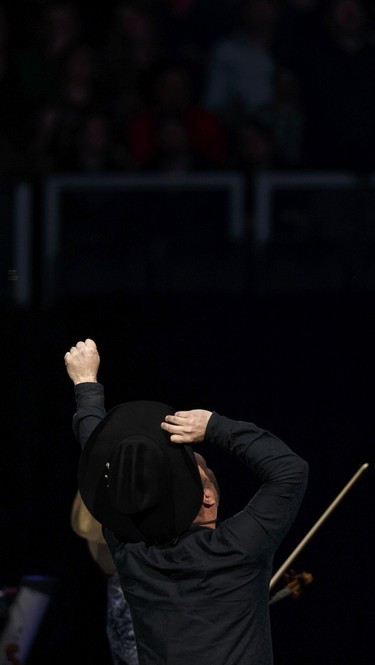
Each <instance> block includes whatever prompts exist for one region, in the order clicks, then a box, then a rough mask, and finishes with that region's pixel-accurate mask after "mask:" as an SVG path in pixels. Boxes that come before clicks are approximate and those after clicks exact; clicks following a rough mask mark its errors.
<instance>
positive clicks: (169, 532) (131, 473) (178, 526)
mask: <svg viewBox="0 0 375 665" xmlns="http://www.w3.org/2000/svg"><path fill="white" fill-rule="evenodd" d="M172 413H174V409H172V407H170V406H167V405H166V404H161V403H159V402H151V401H137V402H126V403H125V404H119V405H118V406H116V407H114V408H113V409H112V410H111V411H109V412H108V413H107V415H106V416H105V418H104V419H103V420H102V421H101V422H100V423H99V425H98V426H97V427H96V428H95V430H94V431H93V433H92V434H91V436H90V437H89V439H88V441H87V443H86V445H85V447H84V449H83V451H82V455H81V459H80V463H79V469H78V487H79V490H80V493H81V496H82V499H83V501H84V503H85V505H86V507H87V508H88V510H89V511H90V513H91V514H92V515H93V516H94V517H95V518H96V519H97V520H98V522H100V523H101V524H102V525H103V526H104V527H107V528H108V529H110V530H111V531H113V532H114V533H115V534H116V535H117V537H118V538H119V539H121V540H124V541H128V542H141V541H143V542H146V543H148V544H151V543H158V544H163V543H167V542H169V541H171V540H173V539H174V538H176V537H177V536H179V535H181V534H182V533H183V532H184V531H186V529H188V528H189V526H190V524H191V523H192V521H193V520H194V518H195V517H196V515H197V513H198V511H199V509H200V507H201V504H202V499H203V488H202V482H201V479H200V476H199V471H198V467H197V463H196V461H195V457H194V453H193V451H192V448H191V446H189V445H181V444H174V443H171V442H170V438H169V434H168V433H167V432H165V431H164V430H162V429H161V427H160V424H161V422H162V421H163V420H164V419H165V416H166V415H168V414H172Z"/></svg>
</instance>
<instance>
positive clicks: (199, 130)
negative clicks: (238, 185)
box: [127, 65, 227, 170]
mask: <svg viewBox="0 0 375 665" xmlns="http://www.w3.org/2000/svg"><path fill="white" fill-rule="evenodd" d="M127 137H128V142H129V147H130V151H131V154H132V155H133V157H134V159H135V161H136V162H137V163H138V164H139V166H140V167H141V168H149V167H150V166H151V165H152V167H153V168H156V165H157V164H160V166H161V165H162V164H164V165H166V164H169V165H171V162H170V160H172V162H173V163H174V164H175V167H177V163H179V164H180V166H179V167H178V170H179V169H180V168H182V170H192V169H193V170H194V169H195V168H199V165H200V168H205V169H207V168H212V169H216V168H221V167H223V166H225V164H226V160H227V148H226V140H225V134H224V130H223V128H222V127H221V124H220V122H219V121H218V119H217V117H216V116H215V115H214V114H213V113H211V112H208V111H206V110H205V109H204V108H202V107H201V106H200V105H199V104H197V103H196V102H195V101H194V94H193V85H192V80H191V78H190V76H189V73H188V71H187V70H186V69H185V68H184V67H183V66H179V65H171V66H168V67H166V68H164V69H162V71H161V72H160V73H159V75H158V76H157V77H156V82H155V87H154V94H153V98H152V102H151V105H150V107H149V108H148V109H147V110H145V111H144V112H143V113H140V114H138V115H137V116H135V117H134V118H133V119H132V120H131V121H130V122H129V124H128V127H127ZM177 154H178V155H179V157H178V158H177ZM176 160H177V161H176ZM180 160H181V161H180ZM183 164H185V166H182V165H183Z"/></svg>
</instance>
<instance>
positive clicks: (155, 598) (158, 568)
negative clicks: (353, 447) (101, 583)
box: [65, 339, 307, 665]
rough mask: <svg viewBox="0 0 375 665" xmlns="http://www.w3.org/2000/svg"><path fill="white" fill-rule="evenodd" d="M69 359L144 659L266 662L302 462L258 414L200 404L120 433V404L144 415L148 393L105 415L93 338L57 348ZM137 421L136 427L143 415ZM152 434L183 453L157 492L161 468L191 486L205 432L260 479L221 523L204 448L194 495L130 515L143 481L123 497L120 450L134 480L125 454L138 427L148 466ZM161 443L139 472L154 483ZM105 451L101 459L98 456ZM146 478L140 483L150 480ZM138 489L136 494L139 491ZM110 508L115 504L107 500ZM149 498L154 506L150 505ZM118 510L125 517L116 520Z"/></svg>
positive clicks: (80, 429) (85, 478) (301, 486)
mask: <svg viewBox="0 0 375 665" xmlns="http://www.w3.org/2000/svg"><path fill="white" fill-rule="evenodd" d="M65 364H66V367H67V371H68V374H69V376H70V378H71V379H72V381H73V383H74V384H75V395H76V401H77V411H76V413H75V415H74V419H73V428H74V432H75V434H76V436H77V438H78V440H79V442H80V444H81V446H82V447H83V448H84V451H83V453H82V455H83V464H81V470H80V478H81V486H80V489H81V492H83V495H84V499H85V501H86V505H87V507H88V508H89V510H91V511H92V512H94V513H95V514H94V516H95V517H96V518H97V519H99V521H101V523H102V524H103V527H104V528H103V532H104V536H105V538H106V541H107V543H108V546H109V548H110V551H111V553H112V556H113V560H114V563H115V566H116V568H117V570H118V573H119V576H120V580H121V585H122V588H123V592H124V595H125V597H126V600H127V602H128V603H129V607H130V610H131V614H132V619H133V624H134V630H135V635H136V641H137V649H138V657H139V662H140V664H141V665H162V664H163V665H270V664H271V663H272V644H271V632H270V621H269V608H268V603H269V582H270V577H271V572H272V561H273V556H274V553H275V551H276V549H277V547H278V546H279V544H280V542H281V541H282V539H283V538H284V536H285V534H286V533H287V531H288V529H289V527H290V526H291V524H292V522H293V520H294V518H295V516H296V514H297V511H298V508H299V505H300V503H301V500H302V497H303V494H304V491H305V488H306V482H307V464H306V462H305V461H304V460H302V459H301V458H300V457H298V456H297V455H296V454H295V453H294V452H292V451H291V450H290V448H288V447H287V446H286V445H285V444H284V443H283V442H282V441H280V439H278V438H277V437H275V436H274V435H272V434H271V433H269V432H267V431H265V430H262V429H259V428H258V427H257V426H256V425H254V424H252V423H248V422H242V421H233V420H230V419H228V418H226V417H224V416H220V415H218V414H217V413H215V412H210V411H206V410H203V409H194V410H192V411H183V412H177V413H173V411H168V412H167V413H166V415H165V416H164V417H163V419H162V420H161V422H160V424H159V425H158V428H159V427H160V431H162V433H163V435H165V434H168V437H169V438H170V441H168V442H167V443H164V444H163V442H161V438H160V436H161V435H160V432H159V433H158V432H156V431H155V425H154V426H153V427H154V430H153V431H151V430H147V432H146V434H145V433H144V432H142V437H143V438H142V437H141V438H140V437H138V433H137V432H136V433H135V434H134V433H133V431H132V430H131V431H128V432H126V433H125V434H124V435H123V434H122V433H121V432H119V427H120V426H119V425H118V422H119V423H121V427H123V428H124V429H125V430H126V428H127V421H126V418H125V420H124V419H123V417H122V413H125V414H129V418H130V419H131V418H133V411H134V410H135V412H137V413H138V411H139V409H141V412H140V413H141V419H140V421H138V422H141V423H142V409H144V420H145V421H146V420H147V419H148V417H149V416H148V410H149V409H150V410H151V411H152V410H153V409H154V407H155V404H154V403H152V404H151V403H128V404H127V405H120V406H119V407H116V408H115V409H114V410H113V411H111V412H109V414H107V415H106V411H105V408H104V390H103V387H102V385H101V384H100V383H98V382H97V371H98V367H99V355H98V352H97V349H96V345H95V342H93V341H92V340H90V339H87V340H86V341H85V342H78V343H77V345H76V346H74V347H72V348H71V349H70V351H69V352H67V353H66V354H65ZM159 407H160V409H161V411H160V412H163V411H162V408H163V407H164V405H157V406H156V407H155V408H156V410H158V409H159ZM166 409H167V407H166ZM137 417H139V413H138V415H137ZM99 423H100V425H99ZM98 425H99V426H98ZM138 428H139V429H142V425H139V426H138ZM108 432H110V436H108ZM150 432H151V434H150ZM116 436H117V439H118V440H117V442H116V444H115V446H113V445H112V442H111V439H112V438H113V437H116ZM150 438H151V439H155V442H156V443H155V446H153V444H154V442H153V443H152V445H151V448H152V447H160V449H162V448H163V445H164V446H169V447H170V448H172V449H174V450H173V451H172V452H171V451H170V450H168V451H167V453H168V455H172V457H173V456H174V455H176V456H178V455H180V454H181V460H182V458H184V461H183V462H182V461H181V460H178V462H177V466H176V467H175V468H180V467H178V465H180V466H181V465H185V466H186V469H188V470H186V469H185V470H184V471H183V472H181V482H180V478H177V482H175V481H176V478H175V477H173V478H170V479H169V480H168V479H167V477H166V478H165V479H162V483H161V486H160V483H159V485H157V486H156V485H155V487H156V489H155V493H156V494H157V493H160V492H161V494H160V496H164V495H163V491H164V488H163V483H164V480H165V484H168V483H169V482H171V487H173V488H174V489H173V490H172V493H173V492H174V495H173V496H177V494H178V493H179V492H180V490H181V484H183V483H185V482H187V478H188V476H189V474H190V475H191V482H190V485H191V494H196V489H197V481H196V478H195V477H194V478H193V476H194V473H195V471H194V470H192V467H191V457H189V455H190V454H191V453H190V448H191V444H194V443H198V442H202V441H207V440H210V441H211V442H212V443H213V444H215V445H217V446H219V447H220V448H222V449H224V450H225V451H227V452H228V453H229V454H233V455H235V456H236V457H238V459H239V460H241V461H242V462H243V463H245V464H246V465H248V466H249V467H250V469H251V470H252V471H253V473H254V474H255V475H256V477H257V478H258V479H259V480H260V481H261V487H260V489H259V490H258V492H257V493H256V494H255V495H254V496H253V497H252V498H251V500H250V501H249V503H248V504H247V505H246V506H245V507H244V508H243V510H242V511H240V512H239V513H238V514H236V515H234V516H233V517H231V518H230V519H227V520H225V521H223V522H221V523H218V522H217V508H218V500H219V495H218V490H217V485H216V479H215V477H214V474H213V473H212V471H211V470H210V469H208V468H207V465H206V463H205V461H204V459H203V458H202V457H201V456H196V457H195V458H194V456H192V458H193V459H194V465H197V468H198V472H199V476H197V477H198V479H199V478H200V481H201V484H202V487H201V488H200V495H197V496H198V499H199V504H198V503H196V502H195V503H194V502H193V501H190V492H185V494H184V493H182V498H181V493H180V496H179V498H178V500H177V499H175V501H174V503H173V500H172V503H173V510H172V511H171V512H170V511H169V508H170V506H167V507H166V508H165V509H164V511H165V515H166V516H167V517H166V519H165V520H163V519H161V520H160V521H159V522H158V518H157V517H155V519H154V520H151V522H150V520H149V515H150V513H152V511H153V510H154V508H153V504H152V502H150V503H149V506H148V507H147V509H145V508H144V507H143V506H142V507H139V510H138V512H136V515H135V517H134V511H135V508H134V506H133V505H131V504H133V503H134V502H133V493H134V497H135V495H136V494H137V492H138V489H139V488H138V487H137V485H135V486H134V490H132V494H131V496H127V498H126V500H124V498H123V492H126V487H125V489H124V483H121V482H118V477H117V476H116V475H115V474H116V470H117V468H118V466H121V464H124V462H123V460H125V464H124V471H123V476H121V478H122V479H123V477H124V475H125V476H126V478H127V479H128V480H127V482H128V483H131V482H133V480H132V478H133V476H136V477H138V474H139V472H138V471H136V470H135V469H136V466H137V464H138V462H135V463H134V465H133V458H132V456H131V455H132V454H135V455H136V452H137V450H138V449H137V447H136V445H138V442H140V444H141V447H142V445H143V443H144V439H148V440H147V441H146V442H145V452H144V457H142V459H144V460H146V461H145V462H142V463H141V466H144V467H147V459H148V457H147V456H148V454H149V451H148V448H147V446H148V445H149V444H150V441H149V439H150ZM156 440H157V441H156ZM124 441H125V443H124ZM87 442H88V444H87V446H86V443H87ZM170 442H172V444H174V445H171V444H170ZM123 444H124V447H123ZM146 444H147V445H146ZM179 444H182V445H179ZM187 444H188V445H187ZM85 446H86V447H85ZM103 447H104V448H105V447H106V450H105V454H104V456H103V455H102V462H101V463H102V464H103V466H106V467H107V471H108V473H106V474H104V476H103V477H102V475H100V474H99V476H100V477H99V476H98V473H97V469H96V468H95V469H94V467H95V464H97V461H96V460H97V458H98V456H99V457H100V455H101V452H100V450H101V449H103ZM187 448H188V449H189V451H187V450H186V449H187ZM177 449H178V452H177ZM98 451H99V453H98ZM113 451H114V452H113ZM132 451H135V452H134V453H133V452H132ZM159 452H160V451H159V448H158V452H157V456H156V457H155V464H156V466H155V469H154V471H152V470H151V474H149V475H148V476H147V478H148V482H149V484H150V485H153V483H154V481H155V477H156V476H157V474H158V471H157V465H158V464H159V457H158V456H159ZM188 452H189V454H188ZM142 455H143V453H142ZM95 457H96V459H94V458H95ZM107 458H108V460H109V461H107V462H106V464H104V462H103V460H105V459H107ZM93 459H94V461H93V462H92V460H93ZM81 460H82V458H81ZM163 463H164V462H163ZM90 464H91V467H90ZM160 464H162V463H161V462H160ZM99 466H100V465H99ZM133 466H134V468H133ZM160 468H162V467H160ZM171 468H172V467H171ZM90 469H91V470H90ZM142 471H143V468H142ZM175 473H177V472H175ZM103 478H106V479H107V480H103ZM103 483H104V485H103ZM105 483H107V485H106V487H105ZM94 484H96V487H95V488H93V485H94ZM125 484H126V483H125ZM144 487H145V490H144V493H145V494H147V490H148V485H147V484H146V485H145V486H144ZM106 493H107V494H106ZM156 494H155V495H156ZM99 495H100V496H101V498H100V500H99V498H98V496H99ZM108 496H109V497H110V498H108ZM158 496H159V494H158ZM103 497H104V499H103ZM135 500H136V499H135V498H134V501H135ZM163 500H164V499H162V498H161V499H160V501H161V502H162V501H163ZM124 501H125V503H126V502H127V505H128V506H130V507H129V509H128V510H127V511H125V513H126V514H122V513H121V510H119V511H118V513H117V515H116V516H115V517H113V516H112V514H111V510H112V508H111V505H113V506H115V505H116V506H117V507H118V505H120V504H121V502H123V503H122V504H121V505H124ZM137 501H138V503H139V506H140V505H141V504H142V501H143V494H142V492H141V493H140V495H139V498H138V499H137ZM189 502H190V504H191V519H190V521H189V524H190V526H189V524H186V526H183V522H184V520H185V521H186V515H189V513H188V512H187V513H186V514H184V515H183V517H180V515H181V514H182V513H183V512H184V510H185V508H186V506H185V505H181V504H184V503H186V505H187V506H189ZM104 504H105V507H104V508H103V506H104ZM108 506H109V508H108ZM116 510H117V508H116V509H115V508H113V512H116ZM155 510H156V512H157V511H158V507H156V509H155ZM192 511H194V512H192ZM131 513H133V514H131ZM161 515H163V511H162V512H161ZM121 520H123V521H124V523H125V522H127V526H126V527H124V529H123V528H122V521H121ZM155 524H158V525H159V527H158V528H159V529H160V533H162V532H163V536H161V537H160V538H158V535H157V533H156V532H155ZM171 524H173V526H171ZM138 529H139V531H140V535H139V532H138ZM153 530H154V531H153ZM119 532H120V533H119ZM124 533H125V534H129V537H127V536H126V535H124ZM142 534H144V535H142ZM150 534H151V535H150ZM167 534H168V535H167Z"/></svg>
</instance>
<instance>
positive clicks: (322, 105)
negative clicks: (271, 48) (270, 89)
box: [290, 0, 375, 172]
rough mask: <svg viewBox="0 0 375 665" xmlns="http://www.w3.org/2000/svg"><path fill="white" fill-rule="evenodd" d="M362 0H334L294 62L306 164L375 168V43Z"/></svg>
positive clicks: (343, 167)
mask: <svg viewBox="0 0 375 665" xmlns="http://www.w3.org/2000/svg"><path fill="white" fill-rule="evenodd" d="M369 27H370V23H369V19H368V13H367V10H366V5H365V4H364V3H363V2H362V1H361V0H330V1H329V2H328V3H327V5H326V6H325V8H324V12H323V16H322V22H321V32H320V33H318V34H317V35H315V36H314V38H313V39H312V40H311V41H310V42H309V43H307V44H305V48H304V49H303V50H302V49H301V51H300V52H299V57H298V58H296V59H294V61H293V62H290V66H291V67H293V68H294V71H295V73H296V75H297V76H298V77H299V82H300V86H301V91H302V95H301V99H302V103H303V112H304V115H305V118H306V130H305V147H304V164H305V165H306V166H307V167H309V168H318V169H337V170H342V169H345V170H354V171H360V172H367V171H369V170H371V169H373V168H374V166H375V158H374V155H375V79H374V70H375V45H374V43H373V42H371V40H370V39H369Z"/></svg>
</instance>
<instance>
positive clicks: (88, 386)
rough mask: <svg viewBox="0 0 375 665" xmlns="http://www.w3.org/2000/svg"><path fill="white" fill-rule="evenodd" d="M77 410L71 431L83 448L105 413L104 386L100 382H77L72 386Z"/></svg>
mask: <svg viewBox="0 0 375 665" xmlns="http://www.w3.org/2000/svg"><path fill="white" fill-rule="evenodd" d="M74 392H75V398H76V404H77V411H76V412H75V414H74V416H73V432H74V434H75V436H76V438H77V440H78V441H79V443H80V445H81V447H82V448H83V447H84V445H85V443H86V441H87V439H88V438H89V436H90V434H91V433H92V432H93V431H94V429H95V427H96V426H97V425H98V424H99V423H100V421H101V420H103V418H104V416H105V415H106V410H105V406H104V388H103V386H102V384H101V383H78V384H77V385H76V386H75V387H74Z"/></svg>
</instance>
